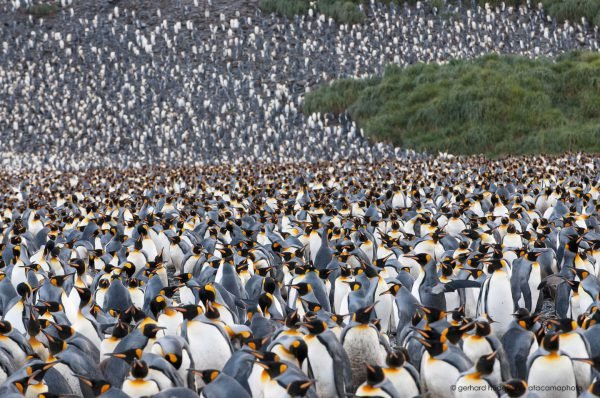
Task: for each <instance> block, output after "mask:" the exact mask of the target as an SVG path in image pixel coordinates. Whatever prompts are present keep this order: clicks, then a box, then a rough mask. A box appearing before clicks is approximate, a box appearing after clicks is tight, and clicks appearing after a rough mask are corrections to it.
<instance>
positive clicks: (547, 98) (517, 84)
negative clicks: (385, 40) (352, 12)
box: [304, 52, 600, 156]
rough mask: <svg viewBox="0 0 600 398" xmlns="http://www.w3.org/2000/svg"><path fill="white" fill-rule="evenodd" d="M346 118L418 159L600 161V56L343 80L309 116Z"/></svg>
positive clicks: (318, 93) (463, 64) (457, 65)
mask: <svg viewBox="0 0 600 398" xmlns="http://www.w3.org/2000/svg"><path fill="white" fill-rule="evenodd" d="M344 110H347V111H348V113H349V115H350V116H351V117H352V119H353V120H355V121H356V122H357V123H358V125H359V127H361V128H363V129H364V130H365V132H366V134H367V136H368V137H370V138H371V139H373V140H377V141H384V142H391V143H393V144H396V145H400V146H403V147H407V148H414V149H417V150H425V151H432V152H437V151H448V152H451V153H455V154H479V153H483V154H487V155H490V156H499V155H504V154H527V153H561V152H564V151H566V150H571V151H575V150H584V151H591V152H600V54H599V53H587V52H574V53H569V54H566V55H563V56H562V57H560V58H558V59H557V60H556V62H554V61H552V60H549V59H537V60H531V59H527V58H524V57H517V56H498V55H488V56H484V57H481V58H478V59H475V60H456V61H452V62H450V63H449V64H446V65H435V64H429V65H425V64H416V65H413V66H409V67H407V68H401V67H398V66H390V67H388V68H387V69H386V71H385V73H384V75H383V77H382V78H377V79H368V80H351V79H344V80H339V81H336V82H333V83H332V84H330V85H326V86H323V87H321V88H319V89H317V90H315V91H312V92H310V93H308V94H307V95H306V98H305V103H304V112H305V113H307V114H310V113H313V112H332V113H336V114H338V113H340V112H343V111H344Z"/></svg>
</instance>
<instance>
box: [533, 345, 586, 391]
mask: <svg viewBox="0 0 600 398" xmlns="http://www.w3.org/2000/svg"><path fill="white" fill-rule="evenodd" d="M527 384H528V385H529V387H530V388H533V389H534V390H535V389H536V388H540V389H543V390H539V391H543V392H544V397H546V398H559V397H567V398H574V397H576V396H577V390H576V388H575V373H574V371H573V365H572V362H571V359H570V358H569V357H567V356H562V355H561V356H559V355H556V354H554V355H546V356H542V357H539V358H537V359H536V360H535V361H534V362H533V363H532V364H531V368H530V369H529V377H528V379H527ZM552 387H556V389H555V390H553V389H552ZM566 390H568V391H566Z"/></svg>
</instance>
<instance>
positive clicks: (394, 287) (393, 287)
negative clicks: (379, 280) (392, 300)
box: [379, 280, 402, 296]
mask: <svg viewBox="0 0 600 398" xmlns="http://www.w3.org/2000/svg"><path fill="white" fill-rule="evenodd" d="M389 286H390V287H389V288H388V289H387V290H386V291H383V292H381V293H379V295H380V296H382V295H384V294H391V295H392V296H396V295H397V294H398V292H399V291H400V289H401V288H402V284H401V283H400V282H397V281H395V280H394V281H391V282H389Z"/></svg>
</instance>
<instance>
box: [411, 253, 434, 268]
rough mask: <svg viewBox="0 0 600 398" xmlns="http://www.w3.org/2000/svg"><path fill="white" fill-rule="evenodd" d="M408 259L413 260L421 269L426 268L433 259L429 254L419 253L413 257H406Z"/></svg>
mask: <svg viewBox="0 0 600 398" xmlns="http://www.w3.org/2000/svg"><path fill="white" fill-rule="evenodd" d="M406 257H408V258H412V259H413V260H415V261H416V262H417V263H419V265H420V266H421V267H424V266H426V265H427V264H428V263H429V262H430V261H431V259H432V257H431V255H430V254H428V253H419V254H415V255H412V256H406Z"/></svg>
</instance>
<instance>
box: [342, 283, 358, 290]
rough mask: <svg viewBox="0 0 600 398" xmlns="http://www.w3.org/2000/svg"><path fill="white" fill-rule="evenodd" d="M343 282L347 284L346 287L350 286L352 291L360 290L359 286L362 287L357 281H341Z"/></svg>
mask: <svg viewBox="0 0 600 398" xmlns="http://www.w3.org/2000/svg"><path fill="white" fill-rule="evenodd" d="M342 282H343V283H345V284H347V285H348V287H349V288H350V290H351V291H353V292H357V291H359V290H360V288H361V287H362V283H360V282H357V281H350V282H349V281H342Z"/></svg>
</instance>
